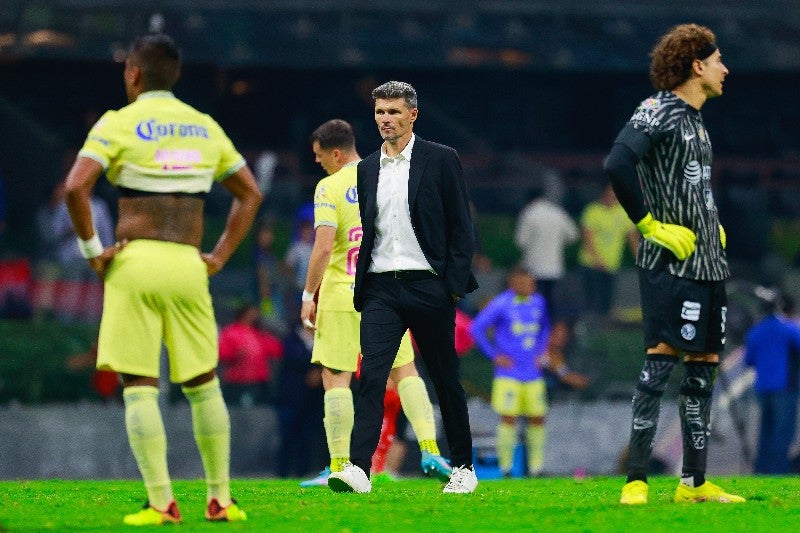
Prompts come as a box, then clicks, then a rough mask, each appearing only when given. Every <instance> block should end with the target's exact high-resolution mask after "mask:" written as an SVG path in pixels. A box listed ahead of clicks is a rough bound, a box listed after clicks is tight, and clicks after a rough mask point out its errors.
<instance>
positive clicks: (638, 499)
mask: <svg viewBox="0 0 800 533" xmlns="http://www.w3.org/2000/svg"><path fill="white" fill-rule="evenodd" d="M648 490H649V487H648V486H647V483H645V482H644V481H642V480H641V479H636V480H634V481H631V482H629V483H625V485H624V486H623V487H622V496H621V497H620V499H619V503H622V504H625V505H644V504H645V503H647V491H648Z"/></svg>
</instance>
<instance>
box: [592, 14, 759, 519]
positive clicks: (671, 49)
mask: <svg viewBox="0 0 800 533" xmlns="http://www.w3.org/2000/svg"><path fill="white" fill-rule="evenodd" d="M650 56H651V58H652V61H651V63H650V79H651V81H652V82H653V85H654V86H655V88H656V90H657V91H658V92H657V93H655V94H654V95H652V96H650V97H649V98H647V99H645V100H644V101H643V102H642V103H641V104H640V105H639V107H638V108H637V109H636V112H635V113H634V114H633V116H632V117H631V119H630V120H629V121H628V123H627V124H626V125H625V127H624V128H623V129H622V131H621V132H620V133H619V135H617V138H616V140H615V141H614V146H613V147H612V148H611V152H610V154H609V156H608V158H607V160H606V164H605V171H606V173H607V174H608V175H609V177H610V179H611V182H612V184H613V186H614V191H615V192H616V194H617V198H618V199H619V201H620V203H621V204H622V206H623V208H624V209H625V212H626V213H627V214H628V217H629V218H630V219H631V220H632V221H633V222H634V223H635V224H636V227H637V228H638V229H639V231H640V232H641V234H642V239H641V240H640V246H639V249H638V253H637V257H636V265H637V267H638V271H639V285H640V293H641V302H642V315H643V317H642V318H643V323H644V337H645V346H646V358H645V362H644V368H643V369H642V372H641V374H640V375H639V382H638V383H637V385H636V392H635V394H634V397H633V420H632V424H631V435H630V444H629V458H628V480H627V483H626V484H625V486H624V487H623V488H622V496H621V498H620V502H621V503H623V504H631V505H636V504H644V503H647V492H648V486H647V465H648V462H649V461H650V454H651V451H652V447H653V438H654V436H655V434H656V425H657V423H658V414H659V410H660V406H661V396H662V395H663V393H664V390H665V388H666V386H667V380H668V379H669V375H670V373H671V372H672V369H673V367H674V366H675V365H676V364H677V362H678V357H679V356H680V355H681V354H683V361H684V370H683V377H682V379H681V385H680V396H679V398H678V400H679V411H680V420H681V430H682V433H683V473H682V474H681V480H680V483H679V484H678V488H677V490H676V491H675V496H674V498H673V499H674V501H675V502H703V501H714V502H724V503H732V502H743V501H744V498H742V497H740V496H736V495H733V494H728V493H727V492H725V491H724V490H723V489H721V488H720V487H718V486H716V485H714V484H712V483H711V482H710V481H706V478H705V473H706V457H707V453H708V444H709V434H710V431H709V429H710V428H709V419H710V413H711V395H712V393H713V390H714V380H715V378H716V375H717V366H718V364H719V353H720V352H721V351H722V348H723V346H724V343H725V313H726V310H727V307H726V294H725V279H726V278H728V276H729V275H730V272H729V270H728V262H727V260H726V258H725V243H726V237H725V232H724V231H723V229H722V226H721V225H720V222H719V214H718V213H717V207H716V205H715V203H714V197H713V195H712V192H711V140H710V139H709V136H708V131H706V128H705V125H704V124H703V117H702V115H701V114H700V108H701V107H703V104H705V102H706V100H708V99H709V98H714V97H717V96H719V95H721V94H722V85H723V82H724V80H725V77H726V76H727V75H728V69H727V68H726V67H725V65H724V64H723V63H722V57H721V55H720V51H719V49H718V48H717V44H716V37H715V36H714V33H713V32H712V31H711V30H710V29H708V28H706V27H703V26H698V25H696V24H682V25H679V26H675V27H673V28H672V29H670V30H669V31H668V32H667V33H666V34H665V35H663V36H662V37H661V38H660V40H659V41H658V43H657V44H656V45H655V47H654V48H653V50H652V52H651V54H650Z"/></svg>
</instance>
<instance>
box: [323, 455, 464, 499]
mask: <svg viewBox="0 0 800 533" xmlns="http://www.w3.org/2000/svg"><path fill="white" fill-rule="evenodd" d="M473 475H474V474H473ZM328 486H329V487H330V488H331V490H332V491H333V492H372V483H371V482H370V480H369V478H368V477H367V474H366V473H365V472H364V471H363V470H362V469H361V468H360V467H358V466H356V465H354V464H353V463H350V462H347V463H345V464H344V469H343V470H342V471H341V472H331V475H330V476H328Z"/></svg>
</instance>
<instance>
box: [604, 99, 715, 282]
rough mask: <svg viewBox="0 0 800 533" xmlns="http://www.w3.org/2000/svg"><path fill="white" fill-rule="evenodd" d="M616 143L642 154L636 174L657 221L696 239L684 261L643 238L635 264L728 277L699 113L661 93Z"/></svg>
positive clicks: (641, 108) (705, 134)
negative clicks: (691, 233) (684, 230)
mask: <svg viewBox="0 0 800 533" xmlns="http://www.w3.org/2000/svg"><path fill="white" fill-rule="evenodd" d="M615 142H617V143H621V144H624V145H625V146H627V147H628V148H629V149H630V150H632V151H633V152H634V153H635V154H636V155H637V156H639V158H640V161H639V164H638V165H637V166H636V171H637V174H638V176H639V181H640V186H641V189H642V195H643V197H644V200H645V203H646V204H647V208H648V209H649V211H650V212H651V213H652V214H653V217H654V218H655V219H656V220H659V221H661V222H666V223H671V224H680V225H681V226H686V227H687V228H689V229H691V230H692V231H694V232H695V234H696V235H697V241H696V248H695V251H694V253H693V254H692V255H690V256H689V257H688V258H687V259H686V260H684V261H679V260H678V259H677V258H676V257H675V256H674V255H673V254H672V252H670V251H669V250H668V249H666V248H664V247H662V246H659V245H657V244H654V243H651V242H649V241H646V240H644V239H642V240H641V243H640V246H639V251H638V253H637V257H636V264H637V265H638V266H640V267H642V268H645V269H647V270H656V269H659V270H660V269H665V270H667V271H668V272H669V273H670V274H672V275H674V276H679V277H682V278H689V279H696V280H714V281H718V280H723V279H726V278H727V277H729V276H730V270H729V269H728V261H727V259H726V258H725V251H724V250H723V249H722V243H721V242H720V230H719V214H718V212H717V206H716V204H715V203H714V196H713V194H712V192H711V139H710V138H709V136H708V132H707V131H706V128H705V126H704V125H703V117H702V115H701V114H700V112H699V111H698V110H697V109H694V108H693V107H691V106H690V105H689V104H687V103H686V102H685V101H683V100H681V99H680V98H678V97H677V96H676V95H675V94H673V93H672V92H670V91H661V92H659V93H656V94H655V95H653V96H651V97H650V98H647V99H646V100H644V101H643V102H642V103H641V104H639V107H638V108H637V109H636V112H635V113H634V114H633V116H632V117H631V119H630V120H629V121H628V123H627V124H626V126H625V128H623V130H622V131H621V132H620V134H619V135H618V136H617V139H616V141H615Z"/></svg>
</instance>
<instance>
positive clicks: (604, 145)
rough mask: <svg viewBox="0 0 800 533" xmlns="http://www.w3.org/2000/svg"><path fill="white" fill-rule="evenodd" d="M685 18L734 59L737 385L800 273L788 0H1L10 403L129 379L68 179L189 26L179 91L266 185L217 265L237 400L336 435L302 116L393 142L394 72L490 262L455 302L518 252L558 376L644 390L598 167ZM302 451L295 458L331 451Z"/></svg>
mask: <svg viewBox="0 0 800 533" xmlns="http://www.w3.org/2000/svg"><path fill="white" fill-rule="evenodd" d="M688 21H694V22H698V23H701V24H705V25H708V26H709V27H711V28H712V29H713V30H714V31H715V32H716V33H717V37H718V42H719V45H720V48H721V50H722V52H723V56H724V58H725V63H726V65H728V67H729V68H730V70H731V75H730V77H729V80H728V82H727V83H726V86H725V95H724V97H723V98H721V99H720V100H719V101H718V102H714V104H713V105H709V106H707V108H704V109H703V116H704V119H705V121H706V125H707V128H708V130H709V132H710V136H711V139H712V142H713V145H714V156H715V160H714V165H713V184H714V187H715V191H714V192H715V197H716V200H717V205H718V206H719V210H720V215H721V219H722V221H723V224H724V225H725V228H726V230H727V234H728V254H729V259H730V261H731V264H732V269H733V274H734V277H733V280H732V282H731V283H730V285H729V293H730V294H729V298H730V306H729V307H730V308H729V312H728V325H729V351H728V358H729V360H730V363H728V366H727V367H724V368H723V372H725V373H727V376H728V379H724V380H721V383H722V386H723V387H724V388H725V391H724V392H725V393H726V394H727V393H731V394H728V396H726V397H727V398H728V400H729V401H730V402H742V405H744V406H745V407H746V406H747V405H749V403H752V402H754V401H755V400H754V398H755V395H756V392H754V390H753V388H752V383H753V380H754V377H753V374H752V371H748V370H747V369H746V367H745V366H744V356H743V351H742V346H743V344H744V340H745V335H746V334H747V332H748V330H750V328H751V327H752V326H753V325H754V324H755V323H756V322H757V321H758V320H760V319H761V317H763V316H765V315H766V314H768V313H767V311H768V310H771V309H772V307H770V308H765V307H763V306H762V304H763V302H764V301H765V300H770V301H774V299H771V297H769V295H770V294H774V292H772V293H771V292H769V291H777V292H780V293H781V294H785V295H788V296H794V297H798V296H800V194H798V192H800V179H798V178H800V103H798V99H797V97H796V94H795V88H796V87H797V86H798V84H799V83H800V8H798V6H797V4H796V2H793V1H782V0H776V1H773V2H769V3H764V2H758V1H755V0H742V1H740V2H737V3H736V5H735V6H731V4H730V3H729V2H725V1H723V0H708V1H707V2H704V3H703V4H702V5H701V6H698V5H696V3H694V2H688V1H682V0H676V1H672V2H669V3H666V4H665V3H663V2H650V1H639V2H630V1H627V0H603V1H600V2H595V3H592V4H591V5H589V4H587V3H586V2H578V1H573V0H561V1H558V2H549V1H530V2H506V1H500V0H483V1H481V2H477V1H471V0H460V1H449V0H426V1H424V2H423V1H420V0H407V1H406V2H402V3H397V2H389V1H384V0H377V1H376V0H371V1H369V2H367V1H359V0H347V1H341V2H333V3H330V2H317V1H315V0H296V1H294V2H250V1H245V0H228V1H226V2H222V3H221V2H214V1H210V0H194V1H193V2H179V1H173V2H161V3H159V5H158V6H155V4H154V3H151V2H146V3H141V2H140V3H135V4H132V3H130V2H123V1H119V0H117V1H113V0H105V1H95V2H88V3H87V2H67V1H58V0H40V1H36V2H32V1H30V2H29V1H23V0H0V131H1V132H2V135H3V142H2V143H0V355H2V357H0V403H8V402H21V403H23V404H44V403H50V402H65V401H67V402H69V401H78V400H85V401H97V400H105V401H111V402H114V401H117V400H118V397H119V390H118V388H117V386H116V378H115V376H113V375H112V376H107V375H103V374H101V373H95V372H93V360H94V353H93V349H94V347H93V340H94V337H95V336H96V331H97V325H98V320H99V317H100V312H101V306H102V285H101V284H100V283H99V282H98V280H96V279H95V278H94V277H93V273H92V271H91V270H90V269H88V267H87V263H86V261H85V260H83V259H82V258H81V257H80V254H79V252H78V249H77V247H76V246H75V240H74V233H73V232H72V226H71V224H70V221H69V217H68V215H67V213H66V209H65V206H64V202H63V185H62V180H63V178H64V176H65V172H66V169H67V168H68V165H69V164H71V162H72V161H73V160H74V157H75V154H76V153H77V150H78V149H79V148H80V145H81V143H82V142H83V139H84V137H85V135H86V133H87V131H88V129H89V128H90V127H91V126H92V124H93V123H94V122H95V121H96V120H97V119H98V118H99V116H100V115H101V114H102V113H103V112H104V111H105V110H106V109H111V108H113V109H116V108H119V107H122V106H123V105H125V104H126V101H125V95H124V91H123V86H122V61H123V60H124V54H125V47H126V46H127V44H128V43H129V41H130V40H131V39H132V38H133V37H134V36H135V35H138V34H140V33H143V32H147V31H165V32H167V33H169V34H171V35H172V36H174V37H175V39H176V41H177V42H178V44H179V45H180V46H181V48H182V51H183V54H184V71H183V74H182V80H181V81H180V82H179V83H178V85H177V87H176V93H177V94H178V96H179V97H180V98H181V99H183V100H184V101H186V102H188V103H190V104H192V105H194V106H195V107H197V108H198V109H200V110H202V111H205V112H208V113H209V114H211V115H212V116H213V117H214V118H215V119H216V120H217V121H218V122H219V123H220V124H221V125H222V126H223V128H224V129H225V130H226V131H227V132H228V134H229V135H230V137H231V139H232V140H233V142H234V144H235V145H236V146H237V147H238V148H239V149H240V150H241V151H242V152H243V154H244V155H245V157H246V158H247V160H248V162H249V164H250V166H251V168H252V169H253V171H254V173H255V174H256V176H257V179H258V182H259V186H260V187H261V189H262V191H263V192H264V194H265V202H264V204H263V207H262V211H261V213H260V216H259V218H258V221H257V223H256V226H255V227H254V229H253V231H252V232H251V234H250V236H249V237H248V239H247V240H246V241H245V242H244V244H243V245H242V247H241V248H240V249H239V250H238V251H237V253H236V255H235V256H234V258H233V259H232V260H231V262H230V263H229V265H228V266H227V267H226V269H225V270H224V271H223V272H222V273H220V274H218V275H217V276H215V277H213V278H212V280H211V290H212V295H213V296H214V299H215V307H216V312H217V318H218V323H219V327H220V335H221V337H220V338H221V345H220V356H221V375H222V379H223V383H224V387H225V393H226V395H227V397H228V401H229V402H230V405H232V406H239V407H242V408H250V407H253V406H269V407H270V408H274V409H275V410H276V412H277V413H278V420H279V423H280V428H281V431H282V432H284V433H286V434H291V435H293V437H292V438H295V439H306V440H308V441H309V442H312V441H314V442H317V444H318V445H319V444H320V443H321V446H323V447H324V440H322V439H323V437H322V434H321V415H322V408H321V401H322V388H321V384H320V381H319V376H318V374H317V373H316V370H315V369H314V368H312V367H311V366H310V365H309V364H308V359H309V343H310V339H309V338H308V337H307V335H306V334H305V332H303V330H302V328H298V327H297V321H298V315H299V303H300V296H299V295H300V292H301V291H302V289H303V284H304V280H305V268H306V266H307V264H308V258H309V255H310V251H311V246H312V244H313V207H312V205H311V197H312V194H313V190H314V185H315V184H316V182H317V180H318V179H320V178H321V177H323V176H322V171H321V169H320V168H319V167H318V166H317V165H316V164H315V163H314V157H313V154H312V152H311V148H310V141H309V136H310V133H311V131H313V129H314V128H315V127H316V126H318V125H319V124H321V123H322V122H324V121H326V120H328V119H331V118H342V119H345V120H347V121H348V122H350V123H351V124H352V125H353V127H354V130H355V132H356V139H357V144H358V149H359V151H360V152H361V153H362V154H368V153H370V152H372V151H373V150H375V149H377V148H378V146H379V143H380V137H379V136H378V134H377V131H375V127H374V124H373V120H372V101H371V98H370V91H371V90H372V88H374V87H375V86H377V85H378V84H379V83H381V82H383V81H386V80H388V79H401V80H405V81H408V82H410V83H412V84H413V85H414V86H415V88H416V89H417V92H418V94H419V96H420V104H419V107H420V121H419V124H418V127H417V128H416V130H417V131H418V133H419V134H420V135H421V136H423V137H427V138H430V139H435V140H437V141H439V142H443V143H445V144H448V145H451V146H453V147H455V148H457V149H458V150H459V152H460V154H461V157H462V162H463V166H464V171H465V176H466V179H467V183H468V186H469V188H470V197H471V200H472V204H473V205H472V207H473V211H474V212H473V215H474V220H475V222H476V239H477V243H478V247H477V249H478V253H477V254H476V256H475V258H474V263H473V270H474V272H475V274H476V276H477V278H478V281H479V283H480V285H481V288H480V289H479V290H478V291H477V292H476V293H473V294H471V295H469V297H468V298H467V299H465V300H464V301H463V302H462V309H461V310H462V311H463V312H464V314H465V316H467V317H469V316H474V315H475V313H477V312H478V311H479V310H480V309H481V307H482V306H483V305H485V303H486V302H487V301H489V300H490V299H491V298H493V297H494V296H496V295H497V294H498V293H499V292H501V291H502V290H504V289H505V288H506V273H507V271H508V269H509V268H511V267H513V266H514V265H517V264H519V263H521V264H523V265H524V266H525V267H526V268H528V270H530V271H531V273H532V274H534V276H535V277H536V278H537V283H538V289H539V291H540V292H541V293H543V294H544V295H545V296H546V298H547V300H548V305H549V308H550V311H551V316H552V319H553V322H554V324H555V327H554V329H553V331H554V333H553V336H552V339H551V346H550V349H549V352H550V353H551V355H552V356H553V357H555V358H557V360H563V361H565V362H566V363H567V364H568V365H569V367H570V368H572V369H573V370H574V371H575V373H576V375H578V376H580V377H579V378H578V379H577V381H573V382H571V383H564V382H561V381H559V380H557V379H553V380H551V385H552V386H551V394H552V398H553V399H554V400H555V401H559V400H560V399H561V400H565V401H581V402H592V401H599V400H625V401H627V400H629V398H630V394H631V392H632V391H631V390H630V383H631V382H632V381H631V380H632V379H633V377H634V376H635V375H636V373H637V372H638V369H639V365H640V362H641V357H640V356H641V354H642V341H641V332H640V326H639V319H640V311H639V306H638V305H639V303H638V292H637V286H636V276H635V272H634V271H633V269H632V264H633V261H632V257H633V256H632V251H633V249H635V240H636V239H635V237H636V234H635V233H632V232H631V230H632V228H633V226H632V225H631V224H630V222H629V221H627V219H626V218H625V216H624V213H621V211H620V210H619V207H618V204H617V203H616V200H615V198H614V197H613V193H612V192H610V191H609V190H608V188H607V187H606V182H605V179H604V176H603V174H602V170H601V167H602V161H603V157H604V155H605V154H606V153H607V150H608V149H609V148H610V146H611V143H612V142H613V137H614V135H615V134H616V132H617V131H618V130H619V129H620V128H621V126H622V125H623V124H624V123H625V121H627V119H628V118H629V117H630V115H631V114H632V113H633V111H634V109H635V107H636V106H637V104H638V102H639V101H640V100H642V99H643V98H645V97H646V96H647V95H649V94H650V93H651V92H653V91H652V89H651V87H650V84H649V80H648V76H647V65H648V62H649V59H648V56H647V54H648V52H649V49H650V48H651V46H652V44H653V41H654V40H655V38H656V37H657V36H658V35H659V34H661V33H662V32H663V31H665V30H666V29H667V28H668V27H670V26H672V25H674V24H677V23H682V22H688ZM215 187H216V186H215ZM96 193H97V195H96V197H95V198H94V199H93V204H92V208H93V213H94V216H95V220H96V223H97V229H98V232H99V235H100V237H101V240H102V241H103V242H104V243H105V244H109V243H111V242H113V227H114V224H115V217H116V213H115V209H116V197H115V191H114V189H113V188H112V187H111V186H109V185H108V184H107V183H106V182H101V183H100V184H99V186H98V188H97V189H96ZM227 202H228V197H227V195H225V194H223V192H222V191H221V190H218V189H216V188H215V189H212V191H211V193H210V194H209V196H208V199H207V206H206V240H205V242H206V243H212V242H214V241H215V240H216V238H217V236H218V235H219V232H220V231H221V229H222V227H223V226H224V217H225V214H226V213H227V208H228V205H227ZM620 213H621V214H620ZM765 291H766V292H765ZM765 294H766V296H765ZM463 367H464V369H463V370H464V381H465V385H466V388H467V391H468V393H469V394H470V395H472V396H474V397H475V398H487V397H488V392H489V388H490V385H491V374H492V369H491V364H490V363H489V362H488V360H486V359H485V358H484V357H483V356H482V355H481V354H480V353H479V352H478V351H477V349H475V348H473V349H472V350H470V351H468V352H467V354H466V355H465V356H464V359H463ZM795 381H796V380H795ZM794 386H795V390H796V383H795V385H794ZM731 391H733V392H735V393H732V392H731ZM748 402H749V403H748ZM795 403H796V396H795ZM740 411H741V409H740ZM737 416H738V415H737ZM315 417H316V418H315ZM734 418H735V417H734ZM740 418H742V417H740ZM317 419H319V421H318V424H315V423H314V422H313V421H314V420H317ZM743 424H745V422H741V423H740V424H739V425H743ZM315 425H318V426H319V427H317V428H316V429H315V428H314V426H315ZM792 429H794V428H792ZM746 430H747V428H745V429H744V430H742V431H743V432H746ZM309 431H311V433H309ZM292 432H294V433H292ZM743 438H744V437H743ZM315 439H316V440H315ZM323 450H324V448H323ZM284 452H285V453H287V454H291V453H295V452H296V450H295V451H293V450H284ZM282 453H283V452H282ZM323 454H324V452H323ZM292 460H296V461H298V463H297V466H296V467H292V468H290V469H289V470H287V471H286V472H279V474H286V475H290V474H292V475H302V474H304V473H307V472H308V471H310V470H309V469H314V468H316V467H317V466H319V465H318V464H313V465H309V464H308V461H309V459H308V457H306V458H305V459H304V458H302V457H300V458H296V459H292ZM287 461H289V460H288V459H287ZM286 464H293V463H289V462H287V463H286Z"/></svg>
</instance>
